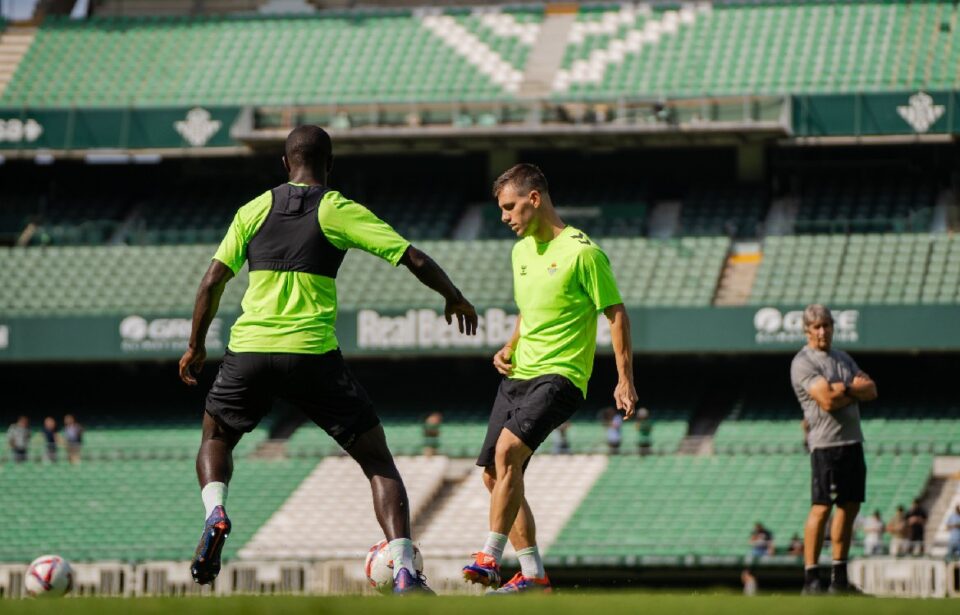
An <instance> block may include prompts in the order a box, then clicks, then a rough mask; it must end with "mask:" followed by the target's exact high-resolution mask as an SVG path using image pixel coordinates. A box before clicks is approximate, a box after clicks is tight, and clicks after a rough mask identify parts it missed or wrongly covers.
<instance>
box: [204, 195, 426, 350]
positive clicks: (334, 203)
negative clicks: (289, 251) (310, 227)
mask: <svg viewBox="0 0 960 615" xmlns="http://www.w3.org/2000/svg"><path fill="white" fill-rule="evenodd" d="M296 185H301V184H296ZM272 206H273V197H272V195H271V193H270V192H269V191H268V192H265V193H264V194H262V195H260V196H258V197H257V198H255V199H254V200H252V201H250V202H249V203H247V204H246V205H244V206H243V207H241V208H240V209H239V210H238V211H237V215H236V216H235V217H234V218H233V222H232V223H231V224H230V228H229V229H228V230H227V234H226V236H225V237H224V238H223V242H222V243H221V244H220V247H219V248H218V249H217V253H216V254H215V255H214V256H213V258H215V259H216V260H218V261H220V262H221V263H223V264H224V265H226V266H227V267H229V268H230V269H231V270H232V271H233V273H234V275H236V274H237V272H239V271H240V268H241V267H243V263H244V262H245V261H246V259H247V244H248V243H249V242H250V240H251V239H252V238H253V236H254V235H255V234H256V232H257V230H258V229H259V228H260V226H261V225H262V224H263V222H264V221H265V220H266V219H267V214H269V213H270V209H271V208H272ZM317 223H318V224H319V225H320V229H321V230H322V231H323V234H324V236H326V238H327V240H329V241H330V243H331V244H333V246H334V247H336V248H338V249H341V250H347V249H349V248H359V249H361V250H364V251H366V252H370V253H371V254H375V255H377V256H379V257H380V258H382V259H384V260H386V261H388V262H389V263H390V264H391V265H394V266H396V265H397V264H398V263H399V262H400V258H401V257H402V256H403V254H404V252H406V250H407V247H408V246H409V245H410V242H408V241H407V240H406V239H404V238H403V237H401V236H400V235H399V234H398V233H397V232H396V231H394V230H393V228H391V227H390V225H388V224H387V223H386V222H384V221H383V220H380V219H379V218H377V217H376V216H375V215H374V214H373V213H372V212H371V211H370V210H369V209H367V208H366V207H364V206H363V205H360V204H358V203H355V202H354V201H351V200H350V199H348V198H346V197H344V196H343V195H342V194H340V193H339V192H337V191H335V190H331V191H329V192H327V193H326V194H325V195H324V196H323V198H322V199H321V200H320V203H319V205H318V206H317ZM241 306H242V308H243V314H241V315H240V318H239V319H237V321H236V322H235V323H234V325H233V328H232V329H231V330H230V343H229V345H228V348H229V349H230V350H231V351H233V352H289V353H296V354H322V353H324V352H329V351H330V350H333V349H335V348H337V346H338V343H337V336H336V331H335V327H336V323H337V285H336V281H335V280H334V279H333V278H330V277H327V276H323V275H316V274H312V273H303V272H297V271H251V272H250V286H249V287H248V288H247V292H246V293H245V294H244V295H243V302H242V303H241Z"/></svg>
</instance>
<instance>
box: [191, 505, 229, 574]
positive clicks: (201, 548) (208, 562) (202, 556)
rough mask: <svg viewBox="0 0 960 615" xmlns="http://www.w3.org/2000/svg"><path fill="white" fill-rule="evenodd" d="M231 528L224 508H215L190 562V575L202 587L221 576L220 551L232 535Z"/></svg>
mask: <svg viewBox="0 0 960 615" xmlns="http://www.w3.org/2000/svg"><path fill="white" fill-rule="evenodd" d="M230 528H231V524H230V519H229V518H227V513H226V512H225V511H224V510H223V506H217V507H216V508H214V509H213V512H212V513H210V517H208V518H207V522H206V524H205V525H204V528H203V535H202V536H200V544H198V545H197V552H196V553H195V554H194V556H193V561H192V562H190V574H191V575H192V576H193V580H194V581H196V582H197V583H199V584H200V585H206V584H208V583H212V582H213V580H214V579H216V578H217V575H218V574H220V551H221V550H223V543H224V542H225V541H226V540H227V536H229V535H230Z"/></svg>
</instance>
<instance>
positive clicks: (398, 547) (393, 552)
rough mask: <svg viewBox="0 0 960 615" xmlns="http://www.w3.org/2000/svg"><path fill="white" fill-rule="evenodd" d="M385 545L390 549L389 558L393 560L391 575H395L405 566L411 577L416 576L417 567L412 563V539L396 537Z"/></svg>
mask: <svg viewBox="0 0 960 615" xmlns="http://www.w3.org/2000/svg"><path fill="white" fill-rule="evenodd" d="M387 547H388V548H389V549H390V559H392V560H393V576H394V577H396V576H397V573H398V572H400V570H401V569H402V568H406V569H407V571H408V572H409V573H410V574H411V575H412V576H413V578H417V568H416V566H414V565H413V541H412V540H410V539H409V538H397V539H396V540H391V541H390V542H389V543H387Z"/></svg>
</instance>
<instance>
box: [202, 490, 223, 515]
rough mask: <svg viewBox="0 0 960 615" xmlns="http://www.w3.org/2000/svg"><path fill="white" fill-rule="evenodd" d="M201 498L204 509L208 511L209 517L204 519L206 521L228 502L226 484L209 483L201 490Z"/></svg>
mask: <svg viewBox="0 0 960 615" xmlns="http://www.w3.org/2000/svg"><path fill="white" fill-rule="evenodd" d="M200 498H201V499H202V500H203V507H204V508H205V509H207V516H206V517H204V519H206V518H208V517H209V516H210V513H212V512H213V509H214V508H216V507H217V506H223V503H224V502H226V500H227V485H226V483H220V482H213V483H207V484H206V486H205V487H204V488H203V489H201V490H200Z"/></svg>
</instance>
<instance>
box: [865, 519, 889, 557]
mask: <svg viewBox="0 0 960 615" xmlns="http://www.w3.org/2000/svg"><path fill="white" fill-rule="evenodd" d="M883 528H884V525H883V519H881V518H880V511H879V510H875V511H873V514H872V515H870V516H869V517H867V518H866V520H865V521H864V522H863V554H864V555H882V554H883Z"/></svg>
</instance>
